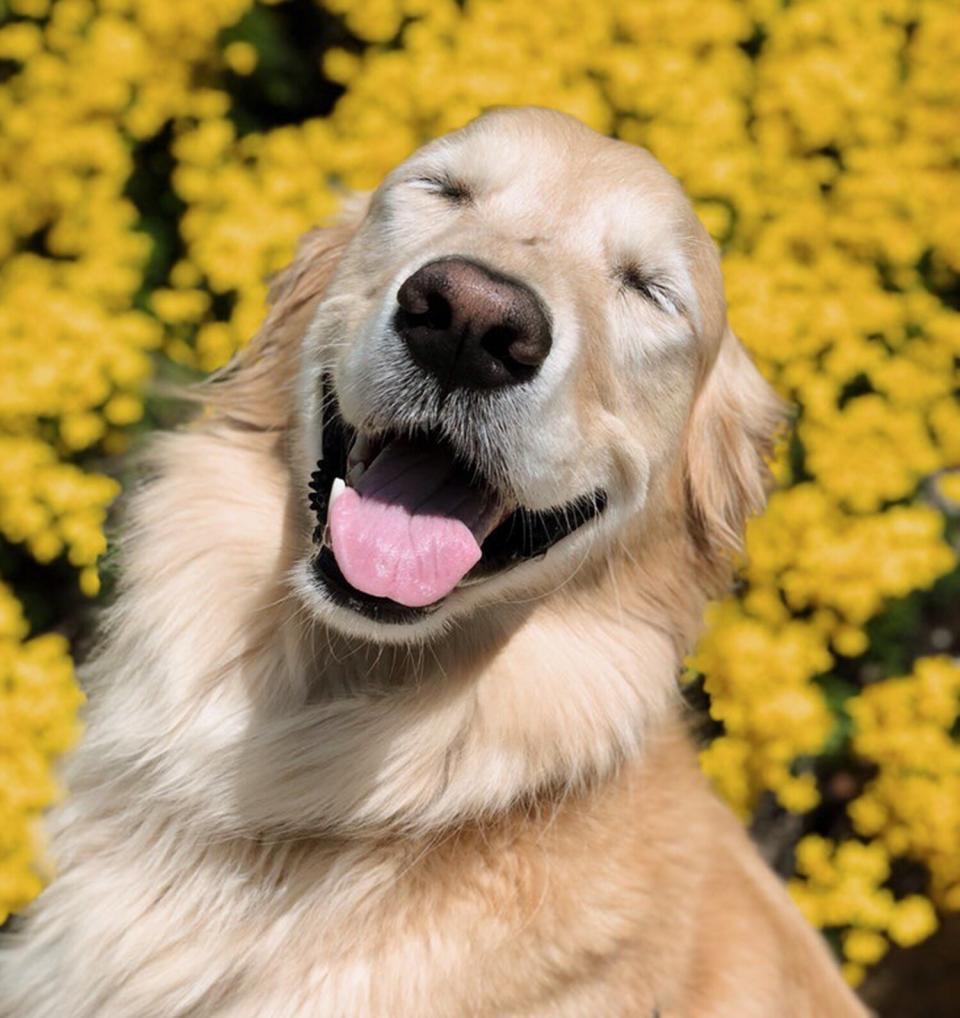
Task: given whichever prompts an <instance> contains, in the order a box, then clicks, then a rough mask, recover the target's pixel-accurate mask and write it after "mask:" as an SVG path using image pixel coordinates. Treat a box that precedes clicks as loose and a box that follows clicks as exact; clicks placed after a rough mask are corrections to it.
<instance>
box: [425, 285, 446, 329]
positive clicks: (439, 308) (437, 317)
mask: <svg viewBox="0 0 960 1018" xmlns="http://www.w3.org/2000/svg"><path fill="white" fill-rule="evenodd" d="M423 317H424V323H423V324H424V325H428V326H430V328H431V329H449V328H450V326H451V324H452V323H453V309H452V308H451V307H450V302H449V301H448V300H447V298H446V297H444V296H443V295H442V294H439V293H431V294H428V296H427V310H426V312H424V316H423Z"/></svg>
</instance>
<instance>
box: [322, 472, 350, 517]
mask: <svg viewBox="0 0 960 1018" xmlns="http://www.w3.org/2000/svg"><path fill="white" fill-rule="evenodd" d="M346 487H347V486H346V484H345V483H344V480H343V478H342V477H335V478H334V479H333V484H331V485H330V498H329V499H328V500H327V512H329V511H330V510H331V509H332V508H333V503H334V502H336V500H337V499H338V498H339V497H340V496H341V495H342V494H343V492H344V489H345V488H346Z"/></svg>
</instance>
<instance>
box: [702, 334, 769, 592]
mask: <svg viewBox="0 0 960 1018" xmlns="http://www.w3.org/2000/svg"><path fill="white" fill-rule="evenodd" d="M785 409H786V408H785V406H784V404H783V403H782V402H781V400H780V398H779V397H778V396H777V395H776V394H775V393H774V391H773V389H771V388H770V386H769V385H768V384H767V382H766V381H765V380H764V379H763V377H762V376H761V374H760V372H759V371H758V370H757V369H756V367H755V366H754V364H753V362H752V361H751V360H750V357H749V356H748V354H747V352H746V350H745V349H744V348H743V346H742V344H741V343H740V341H739V340H738V339H737V337H736V336H735V335H734V334H733V332H732V331H731V329H730V327H729V326H727V328H726V330H725V332H724V335H723V339H722V341H721V343H720V350H719V353H718V354H717V357H716V359H715V360H714V362H713V365H712V366H711V367H710V369H709V370H708V372H707V376H706V379H705V380H704V383H703V385H702V387H701V389H700V392H699V394H698V396H697V397H696V400H695V402H694V406H693V410H692V412H691V416H690V421H689V424H688V428H687V436H686V445H685V449H684V464H683V468H684V489H685V499H686V515H687V526H688V529H689V531H690V534H691V536H692V537H693V540H694V543H695V545H696V547H697V550H698V551H699V552H700V554H701V555H702V556H704V558H705V559H706V560H707V563H708V565H710V566H711V567H712V568H713V569H714V570H715V571H719V575H720V576H724V577H725V574H727V573H728V570H729V566H730V559H731V557H732V553H733V552H735V551H737V550H739V548H740V547H741V545H742V543H743V533H744V528H745V526H746V522H747V517H748V516H750V515H751V514H752V513H755V512H758V511H759V510H760V509H762V508H763V506H764V504H765V502H766V497H767V492H768V490H769V481H770V472H769V469H768V467H767V459H768V457H769V455H770V452H771V448H772V444H773V437H774V433H775V431H776V430H777V426H778V424H780V422H781V421H782V420H784V418H785ZM718 578H719V577H718Z"/></svg>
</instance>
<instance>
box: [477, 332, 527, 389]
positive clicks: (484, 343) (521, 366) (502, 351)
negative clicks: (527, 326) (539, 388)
mask: <svg viewBox="0 0 960 1018" xmlns="http://www.w3.org/2000/svg"><path fill="white" fill-rule="evenodd" d="M524 338H525V337H524V336H523V334H522V333H521V332H518V331H517V329H515V328H513V326H511V325H495V326H494V327H493V328H492V329H488V330H487V331H486V332H485V333H484V334H483V336H482V337H481V339H480V346H481V347H482V348H483V349H484V350H486V352H487V353H488V354H490V356H491V357H492V358H493V359H494V361H498V362H499V363H500V364H502V365H503V367H504V368H505V369H506V371H507V372H508V373H509V374H510V375H512V376H513V377H514V378H516V379H517V380H519V381H523V380H524V379H526V378H530V377H532V375H533V373H534V371H535V370H536V369H537V368H538V367H539V366H540V361H541V360H542V359H543V358H542V357H540V356H539V354H535V353H534V352H533V351H531V350H530V349H527V348H528V347H529V345H530V344H528V343H525V342H524Z"/></svg>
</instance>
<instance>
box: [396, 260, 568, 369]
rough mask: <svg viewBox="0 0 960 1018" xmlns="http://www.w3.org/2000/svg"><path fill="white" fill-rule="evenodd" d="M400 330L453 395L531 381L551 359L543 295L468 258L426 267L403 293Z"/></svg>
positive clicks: (402, 288)
mask: <svg viewBox="0 0 960 1018" xmlns="http://www.w3.org/2000/svg"><path fill="white" fill-rule="evenodd" d="M397 303H398V304H399V308H398V310H397V314H396V319H395V325H396V329H397V332H398V333H399V335H400V336H401V337H402V338H403V340H404V342H405V343H406V344H407V347H408V349H409V350H410V355H411V356H412V357H413V359H414V360H415V361H416V362H417V364H419V365H420V366H421V367H422V368H424V369H425V370H426V371H429V372H430V373H431V374H433V375H435V376H436V377H437V378H439V379H440V380H441V382H443V384H444V385H445V386H448V387H451V388H458V387H459V388H473V389H492V388H497V387H499V386H504V385H515V384H517V383H519V382H526V381H529V380H530V379H531V378H532V377H533V376H534V375H535V374H536V373H537V371H538V370H539V368H540V365H541V364H542V363H543V362H544V361H545V360H546V358H547V354H548V353H549V352H550V344H551V336H550V322H549V321H548V318H547V313H546V311H545V310H544V308H543V306H542V305H541V303H540V301H539V299H538V298H537V296H536V294H534V292H533V291H532V290H531V289H530V288H529V287H527V286H525V285H524V284H523V283H520V282H518V281H516V280H512V279H507V278H506V277H504V276H500V275H498V274H497V273H495V272H493V271H491V270H490V269H488V268H486V267H485V266H483V265H480V264H478V263H477V262H473V261H469V260H467V259H466V258H442V259H439V260H437V261H433V262H428V263H427V264H426V265H423V266H422V267H421V268H419V269H418V270H417V271H416V272H414V273H413V275H412V276H410V277H409V278H407V279H406V280H405V281H404V282H403V284H402V285H401V286H400V289H399V291H398V292H397Z"/></svg>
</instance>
